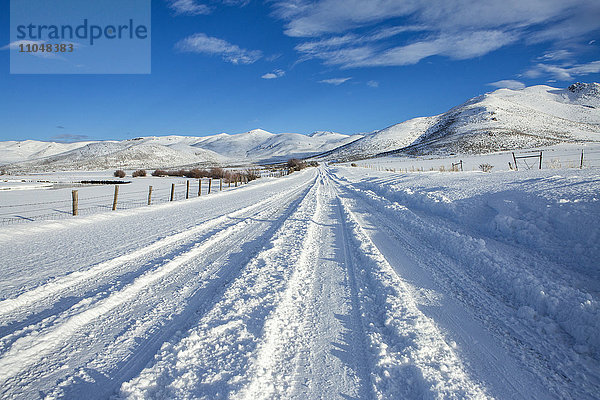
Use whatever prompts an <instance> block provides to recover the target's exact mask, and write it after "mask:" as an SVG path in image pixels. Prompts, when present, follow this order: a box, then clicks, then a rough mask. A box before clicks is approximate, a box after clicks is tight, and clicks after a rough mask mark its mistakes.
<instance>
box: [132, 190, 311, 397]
mask: <svg viewBox="0 0 600 400" xmlns="http://www.w3.org/2000/svg"><path fill="white" fill-rule="evenodd" d="M317 188H318V186H317V185H314V184H313V186H312V188H311V190H310V192H309V193H308V195H307V196H306V197H305V198H304V200H303V201H302V203H301V204H300V206H299V207H298V209H297V210H296V211H295V212H294V214H292V215H291V216H289V217H288V218H287V219H286V220H285V221H284V222H283V225H282V226H281V228H280V229H279V230H278V231H277V232H276V234H275V235H274V236H273V238H272V239H271V241H270V244H269V245H268V246H266V247H265V248H263V250H262V251H261V252H260V253H258V254H257V255H256V256H255V257H254V258H253V259H252V261H251V262H250V263H248V264H247V265H246V266H245V268H244V269H243V271H242V273H241V274H240V276H239V277H238V278H237V279H236V280H235V281H234V282H233V283H232V284H231V285H230V286H229V287H228V288H227V290H226V291H225V293H224V295H223V298H222V299H220V301H219V302H217V303H216V304H215V305H214V307H213V308H212V309H211V310H210V311H209V312H208V313H207V314H205V316H204V317H202V318H201V319H200V321H199V323H198V325H197V327H195V328H193V329H191V330H189V331H188V332H186V334H185V336H184V337H182V338H181V339H180V340H178V341H176V342H171V343H165V344H164V345H163V347H162V349H161V351H160V352H159V354H157V356H156V361H155V363H154V364H153V365H152V366H150V367H148V368H146V369H145V370H144V371H142V372H141V373H140V375H139V376H137V377H136V378H134V379H132V380H131V381H129V382H125V383H124V384H123V385H122V387H121V396H122V397H125V398H132V399H138V398H148V397H153V398H207V399H214V398H222V397H230V396H232V395H233V393H235V391H237V390H239V389H240V388H241V387H242V386H243V385H244V383H245V382H246V381H247V370H248V367H249V365H248V362H249V359H250V358H251V357H252V355H253V354H254V353H255V351H256V347H257V345H258V344H259V342H260V339H261V338H262V335H263V329H264V324H265V323H266V320H267V318H268V316H269V315H270V314H271V312H272V310H273V309H274V308H275V307H276V305H277V304H278V303H279V302H280V301H281V299H282V296H283V293H284V291H285V288H286V287H287V285H288V282H289V280H290V278H291V276H292V274H293V273H294V269H293V268H291V266H295V265H296V264H297V261H296V260H298V259H299V258H300V257H303V256H302V250H301V249H302V245H303V243H305V238H306V235H307V233H308V231H309V229H310V226H311V222H310V221H311V220H312V219H313V218H314V215H315V213H317V204H316V203H317Z"/></svg>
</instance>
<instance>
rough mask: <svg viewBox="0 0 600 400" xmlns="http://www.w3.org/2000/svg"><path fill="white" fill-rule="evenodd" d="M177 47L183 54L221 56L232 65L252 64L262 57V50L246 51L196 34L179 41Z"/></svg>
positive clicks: (216, 39)
mask: <svg viewBox="0 0 600 400" xmlns="http://www.w3.org/2000/svg"><path fill="white" fill-rule="evenodd" d="M175 47H176V48H177V49H178V50H179V51H182V52H188V53H203V54H210V55H220V56H221V57H222V58H223V60H225V61H227V62H230V63H232V64H252V63H255V62H256V61H258V60H259V59H260V58H261V57H262V52H261V51H260V50H246V49H242V48H240V47H239V46H237V45H235V44H231V43H229V42H227V41H225V40H223V39H219V38H215V37H211V36H207V35H205V34H204V33H196V34H194V35H192V36H188V37H187V38H185V39H183V40H181V41H179V42H178V43H177V44H176V45H175Z"/></svg>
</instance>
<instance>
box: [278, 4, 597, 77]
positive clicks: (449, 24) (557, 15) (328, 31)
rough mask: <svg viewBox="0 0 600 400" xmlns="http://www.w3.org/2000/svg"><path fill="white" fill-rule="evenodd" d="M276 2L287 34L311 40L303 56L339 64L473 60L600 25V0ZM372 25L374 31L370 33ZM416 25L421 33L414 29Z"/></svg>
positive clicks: (564, 40) (574, 37)
mask: <svg viewBox="0 0 600 400" xmlns="http://www.w3.org/2000/svg"><path fill="white" fill-rule="evenodd" d="M274 3H275V15H276V16H277V17H279V18H280V19H282V20H284V21H285V24H286V25H285V33H286V34H287V35H289V36H293V37H298V38H306V39H308V40H306V41H305V42H303V43H300V44H299V45H298V46H297V47H296V50H297V51H298V52H300V53H301V55H302V57H301V60H306V59H311V58H317V59H322V60H323V61H324V62H325V63H326V64H329V65H340V66H342V67H362V66H377V65H382V66H385V65H409V64H415V63H418V62H419V61H421V60H422V59H424V58H426V57H429V56H433V55H441V56H446V57H450V58H453V59H468V58H473V57H479V56H482V55H485V54H487V53H489V52H492V51H494V50H497V49H499V48H501V47H503V46H506V45H509V44H513V43H516V42H523V43H526V44H527V43H539V42H552V43H555V44H556V43H559V42H560V43H563V44H564V43H567V42H569V41H573V40H577V39H581V38H583V37H585V36H586V35H588V36H589V34H590V33H591V32H593V31H595V30H597V29H599V28H600V18H598V16H599V15H600V2H599V1H598V0H505V1H503V2H491V1H481V0H428V1H416V0H414V1H410V0H407V1H399V0H369V1H365V0H275V2H274ZM381 26H386V28H384V29H381V28H378V27H381ZM358 29H360V32H361V34H359V33H358ZM369 29H374V30H376V31H375V32H370V33H367V34H365V33H364V32H365V31H367V32H368V30H369ZM377 29H379V30H377ZM417 31H420V32H421V34H420V35H415V34H414V33H415V32H417ZM408 32H412V33H413V34H407V33H408ZM332 35H333V36H332ZM399 35H400V37H398V38H397V39H395V40H394V41H390V40H389V39H390V38H392V37H397V36H399ZM556 56H562V57H564V56H565V54H562V55H561V54H560V53H557V54H556ZM555 59H556V58H555Z"/></svg>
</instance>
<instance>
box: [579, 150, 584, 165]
mask: <svg viewBox="0 0 600 400" xmlns="http://www.w3.org/2000/svg"><path fill="white" fill-rule="evenodd" d="M582 168H583V149H581V161H580V162H579V169H582Z"/></svg>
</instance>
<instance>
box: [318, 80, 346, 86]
mask: <svg viewBox="0 0 600 400" xmlns="http://www.w3.org/2000/svg"><path fill="white" fill-rule="evenodd" d="M350 79H352V78H331V79H324V80H322V81H319V83H327V84H329V85H335V86H339V85H341V84H342V83H344V82H347V81H349V80H350Z"/></svg>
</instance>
